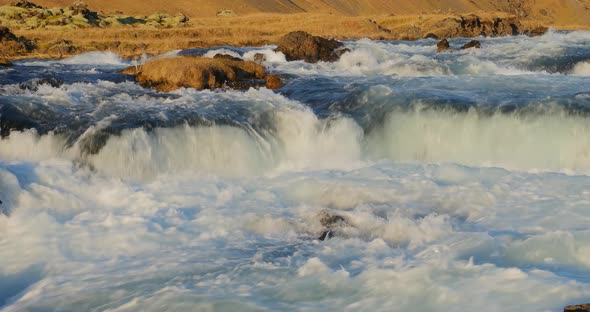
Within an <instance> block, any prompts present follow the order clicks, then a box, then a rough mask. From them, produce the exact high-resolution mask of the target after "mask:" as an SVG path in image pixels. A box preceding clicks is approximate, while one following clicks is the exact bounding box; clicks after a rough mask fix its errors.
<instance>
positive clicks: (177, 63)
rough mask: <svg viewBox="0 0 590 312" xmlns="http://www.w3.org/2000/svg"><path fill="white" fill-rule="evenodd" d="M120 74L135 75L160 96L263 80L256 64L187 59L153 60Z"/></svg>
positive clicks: (211, 59) (140, 81)
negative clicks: (162, 93) (189, 89)
mask: <svg viewBox="0 0 590 312" xmlns="http://www.w3.org/2000/svg"><path fill="white" fill-rule="evenodd" d="M123 73H124V74H128V75H135V80H136V81H137V82H139V83H140V84H142V85H145V86H147V87H151V88H154V89H156V90H158V91H163V92H169V91H172V90H176V89H179V88H195V89H197V90H203V89H215V88H221V87H223V86H225V85H230V86H238V87H239V86H241V85H245V86H250V85H251V84H248V83H240V82H244V81H247V80H254V79H264V78H265V77H266V71H265V69H264V67H262V66H260V65H259V64H256V63H255V62H251V61H236V60H229V59H219V58H217V59H213V58H205V57H190V56H183V57H173V58H163V59H157V60H153V61H151V62H148V63H146V64H144V65H142V66H141V67H134V66H132V67H128V68H127V69H125V70H124V71H123Z"/></svg>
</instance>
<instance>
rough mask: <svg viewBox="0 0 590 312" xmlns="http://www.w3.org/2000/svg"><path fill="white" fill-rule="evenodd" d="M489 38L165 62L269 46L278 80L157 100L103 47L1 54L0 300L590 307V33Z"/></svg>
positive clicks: (96, 304) (126, 307)
mask: <svg viewBox="0 0 590 312" xmlns="http://www.w3.org/2000/svg"><path fill="white" fill-rule="evenodd" d="M480 40H481V41H482V49H478V50H475V49H472V50H466V51H450V52H445V53H441V54H436V53H435V45H436V42H435V41H434V40H421V41H416V42H384V41H370V40H358V41H351V42H347V43H346V45H347V46H348V47H349V48H350V49H351V52H350V53H348V54H345V55H344V56H343V57H342V59H341V60H340V61H338V62H336V63H331V64H328V63H319V64H306V63H302V62H286V61H285V58H284V56H283V55H281V54H277V53H275V52H273V51H272V47H264V48H233V47H224V48H220V49H214V50H212V51H207V50H192V51H181V52H178V51H177V52H171V53H169V54H168V55H166V56H172V55H175V54H177V53H180V54H194V53H197V54H205V55H206V56H213V55H214V54H215V53H219V52H223V53H229V54H232V55H234V56H239V57H242V58H244V59H252V58H253V56H254V54H255V53H264V54H266V56H267V62H266V63H265V65H266V66H267V68H268V69H269V70H270V71H272V72H275V73H279V74H282V75H284V77H285V81H286V86H285V87H284V88H282V89H280V90H278V91H276V92H273V91H270V90H266V89H260V90H255V89H250V90H247V91H231V90H227V91H214V92H212V91H196V90H192V89H181V90H177V91H174V92H171V93H158V92H155V91H152V90H149V89H145V88H143V87H141V86H139V85H137V84H135V83H134V82H132V80H131V79H130V77H127V76H123V75H120V74H119V73H118V72H119V71H120V70H121V69H122V68H124V67H126V66H129V65H131V63H130V62H128V61H126V60H122V59H120V58H119V57H117V56H116V55H114V54H110V53H89V54H84V55H79V56H76V57H72V58H70V59H66V60H62V61H45V60H43V61H41V60H23V61H18V62H16V66H14V67H12V68H8V69H0V129H1V134H2V136H3V139H2V140H1V141H0V200H2V201H3V203H2V205H0V210H1V213H0V309H2V310H3V311H279V310H280V311H317V310H322V311H343V310H347V311H560V310H561V309H563V306H564V305H567V304H573V303H583V302H588V301H590V32H569V33H561V32H550V33H548V34H546V35H544V36H542V37H536V38H528V37H522V36H519V37H511V38H480ZM466 41H467V40H466V39H454V40H451V45H452V46H456V47H457V46H460V45H461V44H462V43H465V42H466ZM327 214H328V215H335V216H340V217H341V218H342V219H344V220H345V222H340V223H338V226H337V228H330V229H331V230H333V232H334V233H336V235H335V236H334V238H332V239H329V240H325V241H320V240H318V237H319V236H320V235H321V234H322V233H323V231H325V230H326V227H325V226H324V225H322V224H321V222H320V219H321V218H322V216H325V215H327Z"/></svg>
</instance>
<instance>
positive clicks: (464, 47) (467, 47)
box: [461, 40, 481, 50]
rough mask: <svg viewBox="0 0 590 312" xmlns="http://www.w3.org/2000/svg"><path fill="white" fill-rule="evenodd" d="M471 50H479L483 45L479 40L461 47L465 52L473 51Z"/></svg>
mask: <svg viewBox="0 0 590 312" xmlns="http://www.w3.org/2000/svg"><path fill="white" fill-rule="evenodd" d="M471 48H476V49H479V48H481V43H480V42H479V41H477V40H471V41H469V42H467V43H466V44H464V45H463V46H462V47H461V49H463V50H465V49H471Z"/></svg>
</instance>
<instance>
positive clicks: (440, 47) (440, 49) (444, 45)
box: [436, 38, 451, 53]
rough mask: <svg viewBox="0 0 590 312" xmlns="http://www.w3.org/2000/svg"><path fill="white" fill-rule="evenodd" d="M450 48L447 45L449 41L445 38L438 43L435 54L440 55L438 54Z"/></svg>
mask: <svg viewBox="0 0 590 312" xmlns="http://www.w3.org/2000/svg"><path fill="white" fill-rule="evenodd" d="M450 47H451V45H450V44H449V41H448V40H447V39H446V38H445V39H443V40H441V41H439V43H438V44H437V45H436V52H438V53H440V52H443V51H446V50H448V49H449V48H450Z"/></svg>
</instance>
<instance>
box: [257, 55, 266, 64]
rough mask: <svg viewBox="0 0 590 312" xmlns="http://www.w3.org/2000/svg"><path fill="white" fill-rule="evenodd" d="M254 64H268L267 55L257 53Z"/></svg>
mask: <svg viewBox="0 0 590 312" xmlns="http://www.w3.org/2000/svg"><path fill="white" fill-rule="evenodd" d="M254 62H256V63H258V64H260V63H262V62H266V55H264V54H262V53H256V54H254Z"/></svg>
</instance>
